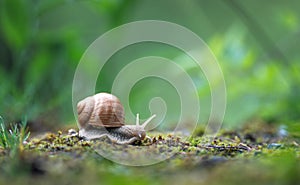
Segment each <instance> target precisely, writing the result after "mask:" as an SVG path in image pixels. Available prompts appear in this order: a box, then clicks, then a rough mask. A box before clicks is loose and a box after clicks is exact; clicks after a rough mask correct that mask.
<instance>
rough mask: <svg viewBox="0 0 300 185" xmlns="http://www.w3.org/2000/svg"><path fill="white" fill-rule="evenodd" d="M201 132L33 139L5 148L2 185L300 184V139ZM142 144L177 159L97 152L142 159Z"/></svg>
mask: <svg viewBox="0 0 300 185" xmlns="http://www.w3.org/2000/svg"><path fill="white" fill-rule="evenodd" d="M202 133H203V130H202V129H199V130H197V131H196V132H195V133H194V135H193V136H189V137H183V136H180V135H179V136H178V135H175V134H172V133H168V134H161V133H150V136H151V138H152V141H150V140H147V141H144V142H140V143H136V144H135V145H117V144H115V143H111V142H109V141H108V140H106V139H103V140H100V141H86V140H83V139H82V138H80V137H78V135H77V134H76V133H74V132H73V133H71V134H69V133H68V132H66V131H64V132H61V131H58V132H57V133H47V134H44V135H42V136H39V137H33V138H30V139H29V141H28V143H25V144H24V147H23V148H22V150H20V151H19V152H17V153H16V154H14V155H13V156H12V154H11V153H10V152H9V151H7V150H4V149H0V156H1V157H0V177H1V178H0V184H32V185H34V184H54V183H55V184H143V185H146V184H299V182H300V176H299V174H300V160H299V159H300V150H299V141H300V140H299V138H297V137H293V136H291V135H289V136H281V135H280V134H278V129H277V128H276V127H273V126H266V125H264V126H262V125H254V126H253V125H252V126H251V127H245V128H244V129H240V130H235V131H225V130H223V131H221V132H220V133H219V135H218V136H217V137H214V138H213V137H209V136H201V135H202ZM143 146H149V147H144V148H147V150H148V151H145V152H148V153H155V154H157V153H158V154H159V153H160V154H165V153H168V152H169V153H172V152H174V155H172V157H170V158H169V159H167V160H164V161H162V162H160V163H157V164H153V165H150V166H143V167H141V166H139V167H131V166H126V165H120V164H117V163H114V162H111V161H110V160H107V159H105V158H104V157H102V156H101V155H99V154H98V153H97V150H95V148H97V147H105V148H106V150H110V148H109V147H111V148H113V149H114V150H111V151H112V152H116V153H118V152H119V153H120V154H122V156H126V159H127V160H131V159H136V158H137V157H139V156H138V154H139V153H135V152H134V151H135V150H134V148H137V147H140V148H141V149H142V148H143ZM149 151H150V152H149ZM125 154H126V155H125ZM172 154H173V153H172ZM111 155H113V154H111ZM147 157H148V158H149V157H150V154H148V155H146V156H145V157H144V158H142V159H143V160H144V159H145V158H147Z"/></svg>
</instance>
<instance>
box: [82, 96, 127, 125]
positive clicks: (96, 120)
mask: <svg viewBox="0 0 300 185" xmlns="http://www.w3.org/2000/svg"><path fill="white" fill-rule="evenodd" d="M77 112H78V121H79V124H80V126H81V127H83V128H85V127H86V126H88V125H91V126H95V127H100V126H104V127H120V126H123V125H124V120H125V116H124V108H123V105H122V104H121V102H120V100H119V99H118V98H117V97H116V96H114V95H112V94H108V93H98V94H96V95H94V96H90V97H87V98H85V99H84V100H82V101H80V102H79V103H78V104H77Z"/></svg>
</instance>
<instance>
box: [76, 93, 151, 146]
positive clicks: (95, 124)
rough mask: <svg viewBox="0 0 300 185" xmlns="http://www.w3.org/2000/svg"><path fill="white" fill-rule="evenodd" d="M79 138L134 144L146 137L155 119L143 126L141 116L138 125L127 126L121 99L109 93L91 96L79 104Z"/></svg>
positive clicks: (137, 119) (137, 121)
mask: <svg viewBox="0 0 300 185" xmlns="http://www.w3.org/2000/svg"><path fill="white" fill-rule="evenodd" d="M77 113H78V122H79V136H81V137H84V138H86V139H89V140H90V139H97V138H101V137H108V138H109V139H110V140H111V141H112V142H115V143H118V144H132V143H134V142H135V141H141V140H143V139H145V137H146V131H145V127H146V125H147V124H148V123H149V122H150V121H151V120H152V119H153V118H154V117H155V115H153V116H151V117H150V118H149V119H148V120H147V121H145V122H144V123H143V124H142V125H140V124H139V115H137V117H136V125H125V123H124V121H125V114H124V108H123V105H122V104H121V102H120V101H119V99H118V98H117V97H116V96H114V95H112V94H108V93H98V94H95V95H94V96H89V97H87V98H85V99H83V100H81V101H80V102H78V104H77Z"/></svg>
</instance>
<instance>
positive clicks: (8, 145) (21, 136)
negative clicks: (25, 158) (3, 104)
mask: <svg viewBox="0 0 300 185" xmlns="http://www.w3.org/2000/svg"><path fill="white" fill-rule="evenodd" d="M26 126H27V119H26V118H24V119H23V120H22V121H21V123H19V124H17V123H15V124H10V126H9V127H6V125H5V123H4V120H3V118H2V117H1V116H0V146H1V147H3V148H4V149H8V150H10V151H16V150H17V149H19V150H23V143H24V141H26V139H28V137H29V135H30V132H28V130H27V127H26Z"/></svg>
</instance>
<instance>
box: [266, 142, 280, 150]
mask: <svg viewBox="0 0 300 185" xmlns="http://www.w3.org/2000/svg"><path fill="white" fill-rule="evenodd" d="M281 146H282V144H279V143H271V144H268V149H278V148H280V147H281Z"/></svg>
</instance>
